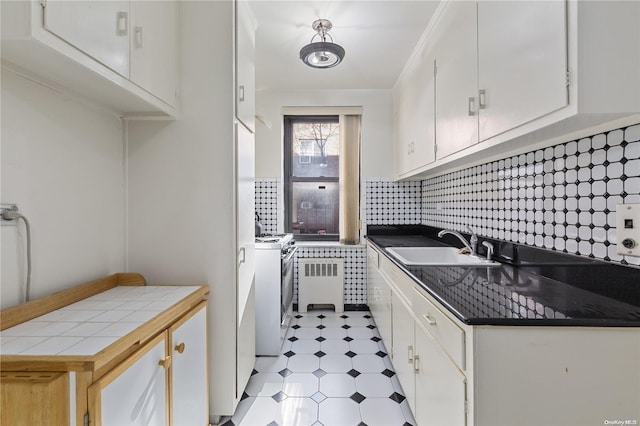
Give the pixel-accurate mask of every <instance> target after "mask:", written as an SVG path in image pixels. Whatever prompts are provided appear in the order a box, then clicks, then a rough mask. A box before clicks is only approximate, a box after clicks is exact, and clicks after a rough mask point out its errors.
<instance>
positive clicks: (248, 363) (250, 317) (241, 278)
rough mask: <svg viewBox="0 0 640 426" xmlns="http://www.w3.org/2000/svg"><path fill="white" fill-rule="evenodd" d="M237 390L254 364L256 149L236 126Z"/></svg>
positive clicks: (239, 393) (248, 133) (238, 392)
mask: <svg viewBox="0 0 640 426" xmlns="http://www.w3.org/2000/svg"><path fill="white" fill-rule="evenodd" d="M236 221H237V223H236V234H237V243H236V244H237V278H236V279H237V283H236V289H237V290H236V297H237V327H238V328H237V336H236V339H237V369H238V370H237V377H238V379H237V389H236V392H237V394H238V396H240V395H242V391H243V390H244V387H245V385H246V384H247V381H248V380H249V377H250V376H251V372H252V370H253V366H254V364H255V344H256V339H255V327H256V324H255V300H254V299H255V293H254V290H255V226H254V221H255V147H254V139H253V134H252V133H251V132H249V131H248V130H247V129H246V128H245V127H244V126H243V125H242V124H239V123H237V124H236Z"/></svg>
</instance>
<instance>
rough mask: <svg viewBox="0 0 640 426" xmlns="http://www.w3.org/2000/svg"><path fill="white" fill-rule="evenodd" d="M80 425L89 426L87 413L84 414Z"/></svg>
mask: <svg viewBox="0 0 640 426" xmlns="http://www.w3.org/2000/svg"><path fill="white" fill-rule="evenodd" d="M82 425H83V426H89V413H84V417H83V418H82Z"/></svg>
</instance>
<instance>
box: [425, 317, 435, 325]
mask: <svg viewBox="0 0 640 426" xmlns="http://www.w3.org/2000/svg"><path fill="white" fill-rule="evenodd" d="M422 318H424V319H425V321H427V324H429V325H436V320H434V319H433V318H431V317H430V316H429V315H422Z"/></svg>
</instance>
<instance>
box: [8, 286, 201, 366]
mask: <svg viewBox="0 0 640 426" xmlns="http://www.w3.org/2000/svg"><path fill="white" fill-rule="evenodd" d="M199 288H200V287H198V286H121V287H115V288H112V289H109V290H107V291H104V292H102V293H99V294H96V295H94V296H91V297H89V298H87V299H84V300H81V301H79V302H76V303H73V304H71V305H68V306H65V307H64V308H60V309H57V310H55V311H52V312H49V313H48V314H45V315H42V316H40V317H37V318H34V319H32V320H29V321H26V322H24V323H22V324H18V325H16V326H15V327H11V328H8V329H6V330H3V331H1V332H0V355H39V356H50V355H62V356H65V355H68V356H92V355H96V354H97V353H99V352H100V351H102V350H104V349H105V348H107V347H108V346H109V345H111V344H112V343H114V342H115V341H117V340H118V339H120V338H122V337H124V336H125V335H127V334H128V333H130V332H132V331H133V330H135V329H136V328H137V327H139V326H141V325H142V324H143V323H145V322H146V321H149V320H151V319H152V318H154V317H155V316H157V315H158V314H160V313H162V312H163V311H165V310H166V309H168V308H169V307H171V306H172V305H174V304H176V303H178V302H179V301H180V300H182V299H184V298H185V297H187V296H189V295H190V294H192V293H193V292H195V291H197V290H198V289H199Z"/></svg>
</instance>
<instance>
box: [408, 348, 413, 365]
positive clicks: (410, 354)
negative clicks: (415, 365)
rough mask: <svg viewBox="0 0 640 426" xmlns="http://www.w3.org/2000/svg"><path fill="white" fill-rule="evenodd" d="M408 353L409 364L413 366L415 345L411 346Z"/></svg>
mask: <svg viewBox="0 0 640 426" xmlns="http://www.w3.org/2000/svg"><path fill="white" fill-rule="evenodd" d="M407 353H408V355H409V361H408V362H409V364H411V363H412V362H413V345H409V347H408V348H407Z"/></svg>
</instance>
